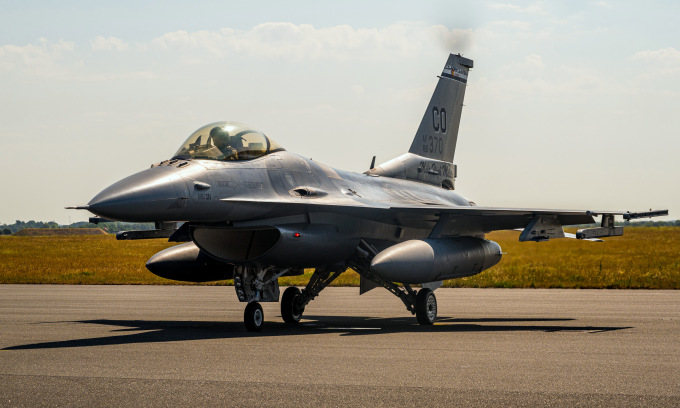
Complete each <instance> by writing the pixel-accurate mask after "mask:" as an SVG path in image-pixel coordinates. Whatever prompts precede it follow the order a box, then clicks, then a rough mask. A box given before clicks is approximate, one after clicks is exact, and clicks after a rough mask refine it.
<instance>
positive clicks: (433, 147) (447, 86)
mask: <svg viewBox="0 0 680 408" xmlns="http://www.w3.org/2000/svg"><path fill="white" fill-rule="evenodd" d="M471 68H472V60H470V59H467V58H464V57H462V56H461V55H460V54H458V55H454V54H450V55H449V59H448V60H447V61H446V66H445V67H444V71H443V72H442V74H441V76H440V77H439V82H438V83H437V87H436V88H435V90H434V94H433V95H432V99H430V104H429V105H427V110H426V111H425V115H423V120H422V121H421V122H420V126H419V127H418V131H417V132H416V137H415V139H413V144H411V149H409V153H413V154H417V155H419V156H423V157H427V158H430V159H435V160H440V161H444V162H448V163H453V154H454V153H455V151H456V141H457V140H458V127H459V126H460V115H461V113H462V110H463V98H464V97H465V87H466V84H467V75H468V71H469V70H470V69H471Z"/></svg>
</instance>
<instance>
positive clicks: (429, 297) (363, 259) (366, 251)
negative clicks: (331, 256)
mask: <svg viewBox="0 0 680 408" xmlns="http://www.w3.org/2000/svg"><path fill="white" fill-rule="evenodd" d="M377 253H378V251H377V250H376V249H375V248H374V247H373V245H371V244H370V243H369V242H367V241H365V240H363V239H362V240H361V242H360V243H359V246H358V247H357V250H356V252H355V253H354V256H353V257H352V259H351V260H350V266H351V267H352V269H354V270H355V271H356V272H357V273H358V274H359V275H360V276H361V279H362V280H364V282H366V281H368V282H369V286H370V288H369V289H366V290H365V291H364V290H362V293H365V292H367V291H368V290H370V289H372V288H374V287H376V286H382V287H384V288H385V289H387V290H389V291H390V292H392V294H394V295H395V296H397V297H398V298H399V299H401V301H402V302H403V303H404V305H405V306H406V310H408V311H409V312H411V314H414V315H416V320H417V321H418V323H420V324H421V325H431V324H433V323H434V322H435V320H436V319H437V297H436V296H435V295H434V291H433V290H432V289H430V287H423V288H422V289H420V290H419V291H418V292H416V291H415V290H413V288H411V286H410V285H409V284H407V283H403V284H402V286H399V285H397V284H395V283H394V282H390V281H386V280H384V279H382V278H381V277H380V276H378V275H376V274H375V273H373V271H371V260H372V259H373V257H374V256H375V255H376V254H377ZM439 284H441V282H439ZM363 285H364V283H362V287H363ZM438 286H439V285H438V284H435V285H433V286H431V287H432V288H437V287H438Z"/></svg>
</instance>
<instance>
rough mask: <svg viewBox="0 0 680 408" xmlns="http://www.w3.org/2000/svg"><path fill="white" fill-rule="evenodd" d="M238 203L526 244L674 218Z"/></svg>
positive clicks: (272, 213) (613, 231) (487, 209)
mask: <svg viewBox="0 0 680 408" xmlns="http://www.w3.org/2000/svg"><path fill="white" fill-rule="evenodd" d="M222 201H227V202H231V203H232V204H234V205H239V204H241V205H248V206H252V205H261V206H266V207H267V208H269V209H270V216H271V217H276V216H282V215H292V214H312V213H328V214H336V215H337V214H342V215H347V216H353V217H361V218H368V219H371V220H374V221H381V222H387V223H394V224H398V225H403V226H407V227H413V228H426V229H432V232H431V234H430V238H441V237H448V236H457V235H479V234H483V233H487V232H492V231H498V230H512V229H522V231H523V232H522V234H521V235H520V241H545V240H548V239H553V238H565V237H570V236H571V235H573V234H566V233H565V232H564V231H563V229H562V226H564V225H579V224H594V223H595V222H596V221H595V218H594V217H596V216H602V222H601V226H600V227H597V228H587V229H583V230H579V232H578V233H577V234H576V237H577V238H579V239H593V238H598V237H607V236H615V235H622V234H623V227H620V226H618V227H617V226H615V225H614V216H616V215H623V218H624V219H635V218H642V217H653V216H658V215H666V214H668V211H667V210H664V211H650V212H643V213H631V212H627V211H586V210H563V209H542V208H505V207H478V206H469V207H468V206H465V207H464V206H446V205H428V204H421V205H401V206H385V205H384V204H380V203H373V202H370V201H367V202H357V201H353V200H352V202H351V204H350V203H348V202H347V201H344V200H341V201H336V200H329V201H325V200H319V201H317V200H314V199H309V200H308V199H305V200H304V201H297V200H295V201H278V200H272V201H262V200H249V199H234V198H229V199H222Z"/></svg>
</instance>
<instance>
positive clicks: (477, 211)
mask: <svg viewBox="0 0 680 408" xmlns="http://www.w3.org/2000/svg"><path fill="white" fill-rule="evenodd" d="M390 210H394V211H425V212H428V213H441V214H451V215H571V216H588V217H594V216H598V215H602V214H613V215H623V214H625V212H624V211H590V210H564V209H547V208H507V207H478V206H470V207H463V206H446V205H406V206H396V207H395V206H393V207H390Z"/></svg>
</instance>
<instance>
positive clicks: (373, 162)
mask: <svg viewBox="0 0 680 408" xmlns="http://www.w3.org/2000/svg"><path fill="white" fill-rule="evenodd" d="M373 168H375V156H373V160H371V167H369V169H373Z"/></svg>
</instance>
